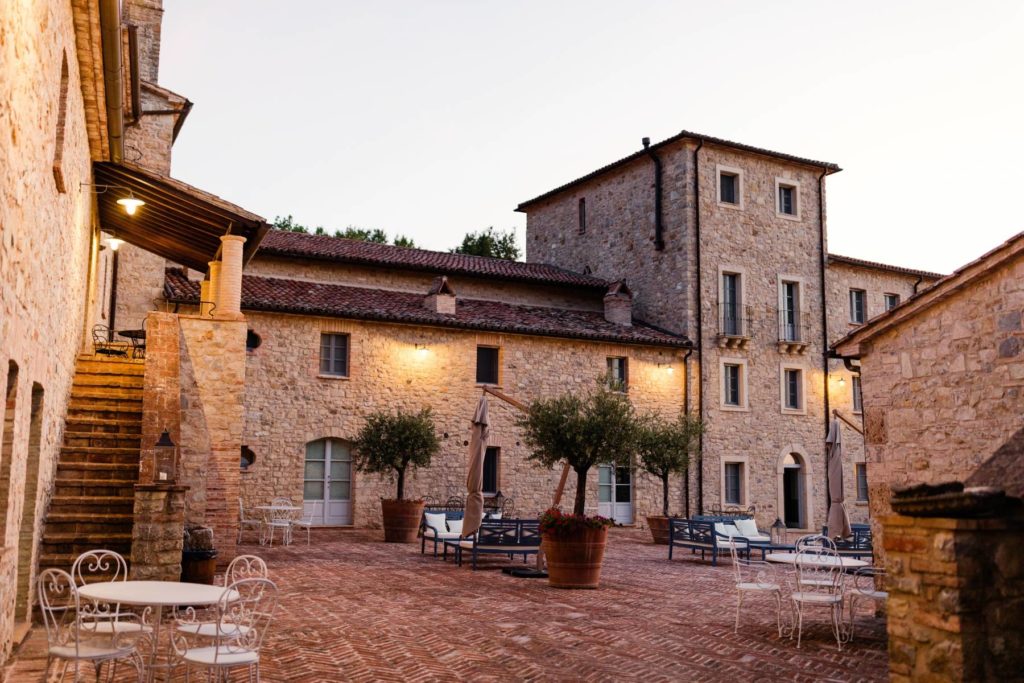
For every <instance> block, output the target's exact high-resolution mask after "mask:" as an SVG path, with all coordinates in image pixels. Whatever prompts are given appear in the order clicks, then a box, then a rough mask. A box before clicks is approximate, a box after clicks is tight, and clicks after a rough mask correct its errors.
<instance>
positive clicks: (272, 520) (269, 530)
mask: <svg viewBox="0 0 1024 683" xmlns="http://www.w3.org/2000/svg"><path fill="white" fill-rule="evenodd" d="M270 504H271V505H272V506H275V507H278V506H279V507H282V508H288V507H294V504H293V503H292V501H291V498H284V497H277V498H274V499H273V500H272V501H270ZM294 517H295V515H294V514H293V512H292V511H291V510H287V509H285V510H271V511H270V513H269V514H268V515H267V520H266V521H265V522H264V523H263V526H264V527H265V528H266V539H267V542H268V543H269V544H270V545H274V530H275V529H280V530H281V542H282V543H284V544H285V545H288V544H289V543H291V542H292V522H293V521H294Z"/></svg>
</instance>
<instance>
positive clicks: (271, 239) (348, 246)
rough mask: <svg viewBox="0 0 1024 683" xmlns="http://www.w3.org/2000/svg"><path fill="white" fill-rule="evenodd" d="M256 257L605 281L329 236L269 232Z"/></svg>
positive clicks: (543, 280)
mask: <svg viewBox="0 0 1024 683" xmlns="http://www.w3.org/2000/svg"><path fill="white" fill-rule="evenodd" d="M260 253H262V254H272V255H275V256H291V257H296V258H311V259H320V260H325V261H338V262H342V263H359V264H365V265H373V266H388V267H392V268H402V269H407V270H421V271H427V272H432V273H441V274H445V275H452V274H459V275H478V276H481V277H488V278H497V279H501V280H512V281H516V282H535V283H540V284H551V285H573V286H576V287H588V288H593V289H607V287H608V282H607V281H605V280H602V279H600V278H596V277H593V276H591V275H583V274H582V273H574V272H572V271H571V270H564V269H562V268H557V267H555V266H549V265H546V264H543V263H523V262H522V261H509V260H507V259H499V258H488V257H484V256H469V255H467V254H451V253H448V252H444V251H427V250H426V249H411V248H408V247H394V246H391V245H389V244H378V243H376V242H365V241H362V240H352V239H345V238H342V237H331V236H329V235H307V234H304V233H299V232H287V231H284V230H271V231H270V232H269V233H267V236H266V237H265V238H264V239H263V242H262V244H261V245H260Z"/></svg>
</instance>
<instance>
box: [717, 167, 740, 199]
mask: <svg viewBox="0 0 1024 683" xmlns="http://www.w3.org/2000/svg"><path fill="white" fill-rule="evenodd" d="M717 189H718V203H719V205H721V206H731V207H735V208H742V207H743V171H741V170H740V169H738V168H732V167H730V166H719V167H718V188H717Z"/></svg>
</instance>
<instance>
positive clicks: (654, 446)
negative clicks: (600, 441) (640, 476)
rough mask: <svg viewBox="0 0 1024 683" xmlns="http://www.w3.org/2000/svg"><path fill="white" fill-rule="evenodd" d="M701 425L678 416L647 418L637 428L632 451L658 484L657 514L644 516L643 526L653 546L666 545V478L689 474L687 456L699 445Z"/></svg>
mask: <svg viewBox="0 0 1024 683" xmlns="http://www.w3.org/2000/svg"><path fill="white" fill-rule="evenodd" d="M702 431H704V425H703V423H702V422H701V421H700V420H698V419H697V418H696V417H694V416H693V415H688V414H686V413H682V412H681V413H679V416H678V417H677V418H676V419H674V420H666V419H664V418H662V417H659V416H657V415H653V414H652V415H647V416H646V417H645V418H644V419H643V420H641V422H640V424H639V426H638V428H637V439H636V450H637V455H638V457H639V460H640V466H641V467H642V468H643V469H644V470H645V471H646V472H648V473H649V474H652V475H654V476H655V477H657V478H658V479H660V480H661V514H660V515H647V526H648V527H650V529H651V536H652V538H653V539H654V542H655V543H659V544H661V545H668V536H669V533H668V520H669V512H668V507H669V506H668V498H669V495H668V488H669V477H671V476H672V475H673V474H684V476H685V473H686V472H687V471H688V470H689V465H690V454H691V453H692V452H694V451H695V450H696V448H697V445H698V443H699V441H698V437H699V436H700V433H701V432H702Z"/></svg>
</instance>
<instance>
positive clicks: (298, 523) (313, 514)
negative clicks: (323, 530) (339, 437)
mask: <svg viewBox="0 0 1024 683" xmlns="http://www.w3.org/2000/svg"><path fill="white" fill-rule="evenodd" d="M320 503H321V501H319V500H314V501H313V507H312V509H311V510H310V511H309V514H307V515H304V516H303V517H302V518H301V519H297V520H295V521H293V522H292V528H293V529H294V528H298V529H305V530H306V545H309V532H310V531H312V530H313V526H314V525H315V524H316V523H317V521H319V520H318V519H317V512H318V511H319V509H320Z"/></svg>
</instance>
